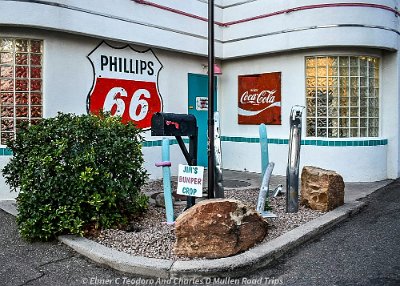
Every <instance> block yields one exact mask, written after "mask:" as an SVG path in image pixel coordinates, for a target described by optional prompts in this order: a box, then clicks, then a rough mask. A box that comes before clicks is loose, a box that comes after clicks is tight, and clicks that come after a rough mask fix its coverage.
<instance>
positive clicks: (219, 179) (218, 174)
mask: <svg viewBox="0 0 400 286" xmlns="http://www.w3.org/2000/svg"><path fill="white" fill-rule="evenodd" d="M220 126H221V125H220V117H219V112H218V111H216V112H214V136H215V137H214V147H215V152H214V153H215V186H214V190H215V197H216V198H224V197H225V194H224V185H223V176H222V150H221V129H220Z"/></svg>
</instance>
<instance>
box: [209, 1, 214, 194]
mask: <svg viewBox="0 0 400 286" xmlns="http://www.w3.org/2000/svg"><path fill="white" fill-rule="evenodd" d="M214 87H215V84H214V0H208V144H209V145H208V198H209V199H211V198H214V197H215V195H214V184H215V176H214V169H215V155H214V152H215V150H214Z"/></svg>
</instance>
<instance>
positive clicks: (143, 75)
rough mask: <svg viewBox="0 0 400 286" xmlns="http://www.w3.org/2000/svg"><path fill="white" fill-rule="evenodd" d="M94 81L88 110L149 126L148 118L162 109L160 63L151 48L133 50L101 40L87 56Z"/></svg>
mask: <svg viewBox="0 0 400 286" xmlns="http://www.w3.org/2000/svg"><path fill="white" fill-rule="evenodd" d="M88 58H89V60H90V62H91V63H92V66H93V71H94V82H93V86H92V89H91V91H90V93H89V95H88V111H89V112H91V113H93V114H99V112H100V111H104V112H110V113H111V115H113V116H114V115H118V116H121V118H122V122H129V121H131V122H134V123H135V124H136V125H137V127H139V128H143V129H148V128H150V127H151V117H152V115H153V114H154V113H155V112H160V111H161V110H162V98H161V95H160V93H159V92H158V73H159V72H160V70H161V69H162V64H161V63H160V61H159V60H158V58H157V57H156V56H155V54H154V53H153V51H152V50H151V49H148V50H146V51H142V52H141V51H136V50H134V49H133V48H132V47H130V46H129V45H127V46H124V47H121V48H116V47H113V46H111V45H109V44H107V43H106V42H102V43H101V44H100V45H99V46H97V47H96V48H95V49H94V50H93V51H92V52H91V53H90V54H89V55H88Z"/></svg>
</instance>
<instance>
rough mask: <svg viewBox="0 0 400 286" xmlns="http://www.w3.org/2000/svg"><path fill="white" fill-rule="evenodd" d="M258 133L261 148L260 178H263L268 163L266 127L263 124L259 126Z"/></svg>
mask: <svg viewBox="0 0 400 286" xmlns="http://www.w3.org/2000/svg"><path fill="white" fill-rule="evenodd" d="M259 133H260V147H261V177H262V178H263V176H264V174H265V170H266V169H267V166H268V163H269V154H268V136H267V126H266V125H265V124H264V123H262V124H260V126H259Z"/></svg>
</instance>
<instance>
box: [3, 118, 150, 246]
mask: <svg viewBox="0 0 400 286" xmlns="http://www.w3.org/2000/svg"><path fill="white" fill-rule="evenodd" d="M140 133H141V131H140V130H139V129H137V128H136V127H135V126H134V125H133V124H131V123H128V124H122V123H121V121H120V118H117V117H111V116H109V115H101V116H94V115H80V116H77V115H73V114H62V113H59V114H58V116H56V117H54V118H50V119H43V120H42V121H41V123H40V124H38V125H32V126H30V127H25V128H22V129H21V130H20V131H19V132H18V133H17V136H16V139H15V140H14V141H10V142H9V144H8V147H9V148H10V149H11V150H12V151H13V155H14V156H13V158H12V159H11V160H10V162H9V163H8V164H7V165H6V166H5V167H4V169H3V175H4V176H5V178H6V182H7V183H8V184H9V185H10V187H11V189H12V190H18V189H19V195H18V198H17V205H18V211H19V214H18V216H17V223H18V227H19V231H20V234H21V235H22V237H24V238H25V239H27V240H50V239H53V238H54V237H55V236H57V235H60V234H67V233H71V234H78V235H83V234H84V232H85V231H87V230H90V229H101V228H110V227H115V226H122V225H126V224H127V223H128V221H129V220H130V219H132V218H133V217H134V216H136V215H139V214H140V213H142V212H143V211H144V210H145V209H146V208H147V205H148V198H147V197H146V196H145V195H143V194H141V193H140V188H141V187H142V186H143V184H144V183H145V180H146V178H147V173H146V171H145V169H144V168H143V155H142V150H141V142H142V136H141V135H140Z"/></svg>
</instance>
